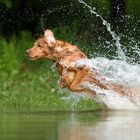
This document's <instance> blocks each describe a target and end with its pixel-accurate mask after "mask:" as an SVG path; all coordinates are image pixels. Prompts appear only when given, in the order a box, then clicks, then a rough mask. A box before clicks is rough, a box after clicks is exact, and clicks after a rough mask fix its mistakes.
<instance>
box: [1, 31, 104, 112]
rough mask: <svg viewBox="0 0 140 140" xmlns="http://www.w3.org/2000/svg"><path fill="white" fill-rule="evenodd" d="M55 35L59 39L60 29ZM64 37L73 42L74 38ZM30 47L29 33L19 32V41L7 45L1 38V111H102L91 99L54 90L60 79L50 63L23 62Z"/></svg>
mask: <svg viewBox="0 0 140 140" xmlns="http://www.w3.org/2000/svg"><path fill="white" fill-rule="evenodd" d="M54 31H55V32H56V33H57V34H58V36H59V33H60V34H61V35H62V31H60V30H59V29H58V30H56V29H55V30H54ZM65 37H67V38H69V39H70V40H71V41H72V42H74V41H75V40H74V39H75V36H74V35H73V37H72V36H71V37H69V36H68V34H67V36H65ZM70 40H68V41H70ZM82 43H83V42H82ZM82 43H81V44H82ZM83 44H84V43H83ZM32 45H33V38H32V37H31V34H30V33H25V32H22V33H21V35H20V36H19V37H18V38H16V37H12V38H11V39H10V40H9V41H6V40H5V39H4V38H0V47H1V49H0V54H1V55H0V110H3V111H6V110H23V111H30V110H45V111H83V110H95V109H101V108H102V105H100V104H98V103H96V102H95V101H93V100H92V99H89V98H87V97H80V96H76V95H74V94H70V93H69V91H68V90H61V89H60V88H59V87H58V86H57V82H58V79H59V75H58V74H57V72H56V71H55V68H53V67H52V62H51V61H49V60H36V61H30V60H28V59H27V58H26V56H25V50H26V49H27V48H30V47H31V46H32Z"/></svg>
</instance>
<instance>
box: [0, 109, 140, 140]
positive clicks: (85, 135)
mask: <svg viewBox="0 0 140 140" xmlns="http://www.w3.org/2000/svg"><path fill="white" fill-rule="evenodd" d="M139 130H140V112H114V111H111V112H90V113H78V114H76V113H57V114H56V113H55V114H54V113H30V114H23V113H22V114H11V113H5V114H0V140H22V139H26V140H28V139H29V140H32V139H33V140H112V139H113V140H126V139H127V140H140V133H139Z"/></svg>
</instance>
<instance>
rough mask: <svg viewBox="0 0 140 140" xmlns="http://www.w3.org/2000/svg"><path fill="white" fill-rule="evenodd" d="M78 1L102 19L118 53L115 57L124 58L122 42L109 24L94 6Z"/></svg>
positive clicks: (81, 0)
mask: <svg viewBox="0 0 140 140" xmlns="http://www.w3.org/2000/svg"><path fill="white" fill-rule="evenodd" d="M79 2H80V3H81V4H84V6H86V7H87V8H88V9H89V10H90V12H91V13H92V14H95V15H96V17H99V18H100V19H101V20H102V23H103V25H105V26H106V29H107V31H108V32H109V33H110V35H111V36H112V38H113V40H114V41H115V45H116V47H117V54H118V57H117V58H118V59H121V60H126V56H125V53H124V52H123V50H122V48H121V47H122V44H121V43H120V37H119V36H118V35H117V34H116V33H115V32H114V31H112V29H111V25H110V24H109V23H108V22H107V21H106V20H104V18H103V17H102V16H101V15H100V14H98V13H97V12H96V11H95V9H94V8H92V7H91V6H89V5H88V4H87V3H86V2H84V1H83V0H79Z"/></svg>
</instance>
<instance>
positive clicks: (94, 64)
mask: <svg viewBox="0 0 140 140" xmlns="http://www.w3.org/2000/svg"><path fill="white" fill-rule="evenodd" d="M84 65H86V66H87V67H88V68H89V69H91V70H92V69H96V71H98V72H99V73H101V74H102V75H101V76H96V75H95V74H94V77H95V78H96V79H98V80H99V81H101V82H103V83H116V84H117V85H122V86H124V87H127V88H126V89H127V93H125V94H119V93H118V92H116V91H113V90H111V89H108V90H104V89H101V88H100V87H98V86H97V85H95V84H90V83H89V82H83V83H82V84H81V85H82V86H84V88H85V89H90V90H91V91H96V97H95V98H94V99H95V100H97V101H99V102H102V103H104V104H105V105H106V106H107V107H108V108H110V109H140V79H139V76H140V65H138V64H135V65H131V64H128V63H127V62H125V61H122V60H109V59H107V58H104V57H97V58H92V59H83V60H80V61H78V62H77V63H76V66H77V67H81V66H84ZM93 73H94V71H93ZM132 89H133V90H132Z"/></svg>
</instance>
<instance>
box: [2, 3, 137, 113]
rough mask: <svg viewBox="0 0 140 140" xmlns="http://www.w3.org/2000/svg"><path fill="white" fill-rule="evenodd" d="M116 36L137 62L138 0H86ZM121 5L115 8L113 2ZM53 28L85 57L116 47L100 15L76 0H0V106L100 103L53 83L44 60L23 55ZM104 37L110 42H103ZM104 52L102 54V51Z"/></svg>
mask: <svg viewBox="0 0 140 140" xmlns="http://www.w3.org/2000/svg"><path fill="white" fill-rule="evenodd" d="M85 2H86V3H87V4H89V5H90V6H92V7H94V8H95V11H96V12H98V13H99V14H100V15H101V16H102V17H103V18H104V19H105V20H106V21H107V22H108V23H110V24H111V27H112V30H113V31H115V32H116V33H117V34H118V35H119V36H120V38H121V44H122V45H123V48H122V49H123V50H124V51H125V52H126V55H127V56H128V57H131V58H133V61H132V63H139V62H140V55H139V54H138V53H136V51H135V50H136V49H137V50H138V51H139V49H140V47H139V46H140V45H139V44H140V42H139V40H140V38H139V32H140V27H139V25H140V16H139V15H140V8H139V6H140V1H139V0H135V1H133V0H124V1H123V0H112V1H111V0H85ZM117 6H118V7H119V8H120V9H119V10H118V9H116V7H117ZM45 29H52V30H53V31H54V34H55V36H56V38H58V39H62V40H65V41H68V42H70V43H73V44H75V45H78V46H79V47H80V48H81V49H82V50H83V51H84V52H85V53H86V54H87V55H88V56H89V58H91V57H96V56H104V57H108V58H111V59H112V58H115V56H116V46H115V43H114V42H113V41H112V37H111V35H110V34H109V32H108V31H107V30H106V27H105V26H104V25H103V24H102V21H101V20H100V18H98V17H96V16H95V15H93V14H91V13H90V11H89V9H88V8H86V7H85V6H84V5H82V4H80V3H79V2H78V0H35V1H34V0H22V1H21V0H0V109H1V110H13V109H20V110H48V111H49V110H79V111H81V110H94V109H100V108H102V107H103V106H102V105H100V104H98V103H96V102H94V101H93V100H92V99H89V98H86V97H81V96H80V97H77V96H75V95H72V94H70V93H69V92H68V91H67V90H61V89H59V87H58V86H57V82H58V79H59V76H58V74H57V71H55V68H54V67H52V62H51V61H49V60H36V61H30V60H28V58H27V57H26V55H25V51H26V49H27V48H30V47H32V46H33V42H34V40H35V36H38V35H41V34H42V32H43V31H44V30H45ZM108 42H110V44H111V48H110V47H106V46H107V44H108ZM106 52H107V53H106Z"/></svg>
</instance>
